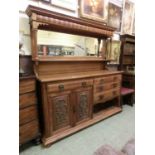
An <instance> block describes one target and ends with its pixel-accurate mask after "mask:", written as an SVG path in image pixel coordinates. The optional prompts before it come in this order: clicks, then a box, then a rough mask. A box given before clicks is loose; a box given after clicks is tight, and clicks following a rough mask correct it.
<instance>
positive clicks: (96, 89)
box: [94, 82, 121, 93]
mask: <svg viewBox="0 0 155 155" xmlns="http://www.w3.org/2000/svg"><path fill="white" fill-rule="evenodd" d="M120 86H121V83H120V82H111V83H107V84H102V85H95V86H94V93H99V92H102V91H105V90H110V89H115V88H120Z"/></svg>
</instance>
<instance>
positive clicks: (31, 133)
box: [19, 120, 39, 144]
mask: <svg viewBox="0 0 155 155" xmlns="http://www.w3.org/2000/svg"><path fill="white" fill-rule="evenodd" d="M38 133H39V124H38V120H34V121H32V122H31V123H27V124H25V125H22V126H20V127H19V141H20V144H23V143H25V142H27V141H29V140H32V139H33V138H35V137H37V136H38Z"/></svg>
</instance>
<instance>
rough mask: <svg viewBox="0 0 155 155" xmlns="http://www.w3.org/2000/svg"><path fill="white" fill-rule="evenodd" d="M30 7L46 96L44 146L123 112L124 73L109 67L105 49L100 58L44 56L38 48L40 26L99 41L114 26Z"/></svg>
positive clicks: (35, 58)
mask: <svg viewBox="0 0 155 155" xmlns="http://www.w3.org/2000/svg"><path fill="white" fill-rule="evenodd" d="M26 12H27V14H28V15H29V17H30V25H31V41H32V42H31V43H32V59H33V61H34V68H35V74H36V77H37V79H38V81H39V85H40V87H39V88H40V90H41V94H40V96H41V97H42V114H43V125H42V126H43V137H42V141H43V144H44V146H48V145H50V144H52V143H53V142H55V141H57V140H59V139H61V138H63V137H65V136H68V135H70V134H73V133H75V132H77V131H79V130H81V129H83V128H85V127H88V126H90V125H92V124H94V123H96V122H98V121H101V120H103V119H105V118H107V117H109V116H112V115H114V114H116V113H118V112H121V110H122V109H121V106H120V87H121V79H122V76H121V73H122V72H121V71H108V70H106V69H105V63H106V61H107V60H105V59H104V54H103V53H101V54H100V55H98V57H91V56H85V57H80V56H79V57H73V56H70V57H67V56H66V57H65V56H64V57H63V56H40V55H38V49H37V31H38V30H39V29H41V30H50V31H58V32H65V33H71V34H78V35H84V36H91V37H96V38H98V40H99V43H100V41H101V40H102V39H107V38H108V37H111V36H112V35H113V31H114V30H115V29H113V28H111V27H108V26H105V25H103V24H101V23H98V24H96V23H93V22H90V21H89V22H88V21H86V20H84V19H78V18H73V17H70V16H65V15H62V14H59V13H54V12H52V11H48V10H44V9H41V8H37V7H34V6H29V7H28V8H27V10H26ZM108 101H113V102H109V103H108Z"/></svg>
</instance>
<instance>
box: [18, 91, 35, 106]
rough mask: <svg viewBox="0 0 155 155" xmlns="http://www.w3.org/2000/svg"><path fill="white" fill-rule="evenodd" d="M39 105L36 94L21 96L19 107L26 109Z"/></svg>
mask: <svg viewBox="0 0 155 155" xmlns="http://www.w3.org/2000/svg"><path fill="white" fill-rule="evenodd" d="M36 103H37V99H36V94H35V92H31V93H26V94H21V95H20V96H19V107H20V108H24V107H27V106H30V105H34V104H36Z"/></svg>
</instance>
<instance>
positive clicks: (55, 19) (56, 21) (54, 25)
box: [26, 5, 115, 38]
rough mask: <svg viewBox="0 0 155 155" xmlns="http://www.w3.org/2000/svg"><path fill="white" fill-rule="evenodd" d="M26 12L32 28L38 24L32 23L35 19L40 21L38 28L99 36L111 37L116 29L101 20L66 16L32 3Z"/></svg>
mask: <svg viewBox="0 0 155 155" xmlns="http://www.w3.org/2000/svg"><path fill="white" fill-rule="evenodd" d="M26 13H27V15H28V16H29V17H30V23H31V25H32V29H35V28H36V27H33V26H35V25H36V24H35V25H34V24H32V23H34V21H35V23H36V22H37V23H38V29H46V30H47V29H49V30H53V31H59V32H66V33H72V34H79V35H86V36H92V37H99V38H104V37H111V36H112V35H113V32H114V30H115V29H114V28H112V27H109V26H106V25H104V24H103V23H100V22H92V21H87V20H84V19H79V18H75V17H71V16H66V15H63V14H60V13H55V12H52V11H49V10H45V9H42V8H38V7H35V6H31V5H30V6H28V8H27V9H26Z"/></svg>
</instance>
